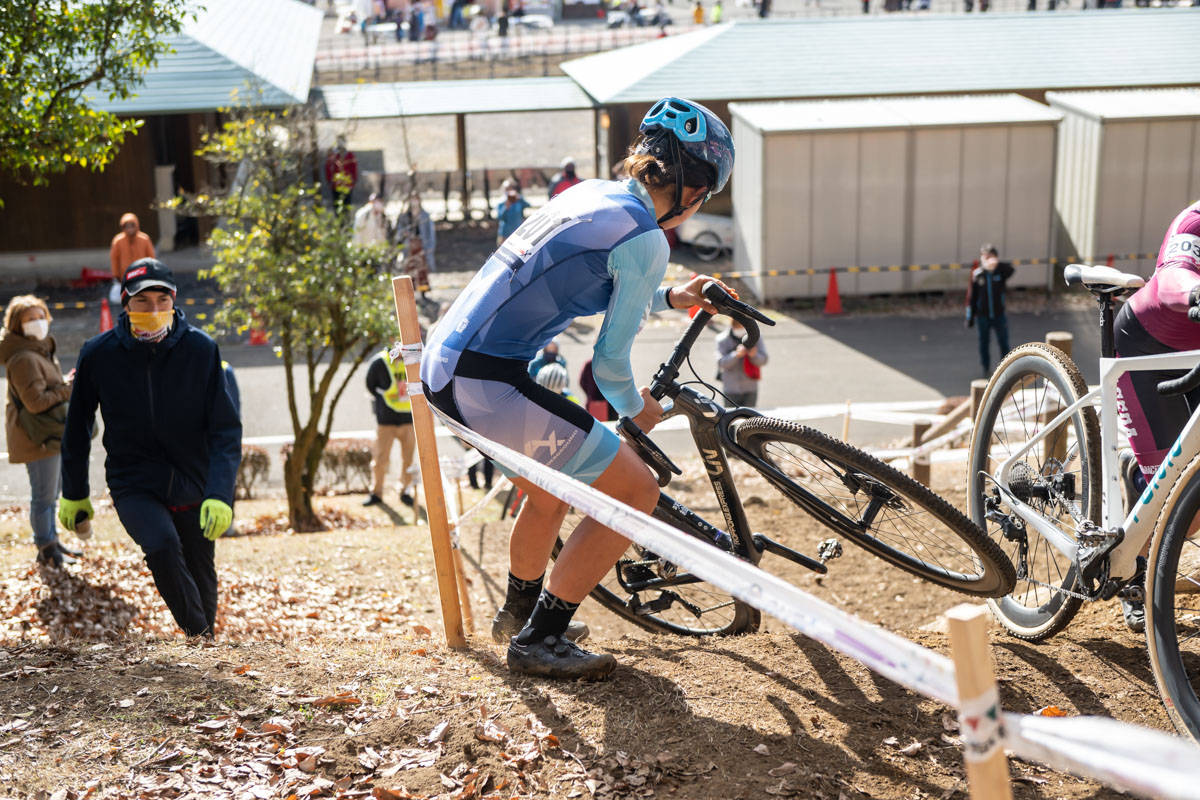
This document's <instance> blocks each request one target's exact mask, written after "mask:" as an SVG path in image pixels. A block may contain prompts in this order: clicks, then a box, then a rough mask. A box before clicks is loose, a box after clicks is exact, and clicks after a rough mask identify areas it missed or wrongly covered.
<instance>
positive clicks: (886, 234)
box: [854, 131, 909, 293]
mask: <svg viewBox="0 0 1200 800" xmlns="http://www.w3.org/2000/svg"><path fill="white" fill-rule="evenodd" d="M908 139H909V134H908V132H907V131H880V132H875V131H866V132H863V133H860V134H858V148H859V150H858V152H859V173H858V215H857V216H858V246H857V248H856V255H855V261H854V263H855V264H857V265H862V266H877V265H884V266H886V265H891V264H903V263H904V245H905V231H906V229H907V224H906V220H907V217H908V213H907V209H906V208H905V204H906V202H907V195H908ZM903 282H904V278H903V273H898V272H880V273H868V275H867V276H866V277H864V278H863V281H862V284H863V287H862V288H863V291H866V292H869V293H874V292H897V291H901V290H902V289H903V285H904V283H903Z"/></svg>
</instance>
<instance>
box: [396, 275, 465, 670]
mask: <svg viewBox="0 0 1200 800" xmlns="http://www.w3.org/2000/svg"><path fill="white" fill-rule="evenodd" d="M392 295H393V297H394V298H395V302H396V322H397V323H398V324H399V326H400V341H401V342H403V343H404V344H405V345H408V346H411V345H418V344H420V343H421V324H420V322H419V321H418V320H417V301H416V296H415V295H414V294H413V282H412V278H410V277H408V276H407V275H406V276H403V277H399V278H392ZM416 377H417V376H416V375H413V374H411V373H410V374H409V376H408V378H409V386H410V387H412V386H413V385H414V384H416V383H417V381H416V380H415V379H416ZM409 400H410V402H411V403H412V417H413V429H414V431H415V432H416V435H417V457H418V460H419V461H420V463H421V483H422V484H424V488H425V511H426V513H427V514H428V515H429V535H430V537H431V538H432V539H433V563H434V569H435V571H436V572H437V583H438V596H439V597H440V599H441V603H442V625H443V626H444V627H445V629H446V644H448V645H449V646H450V647H466V646H467V637H466V634H465V633H464V632H463V620H462V609H461V608H460V606H459V602H458V579H457V577H456V574H455V573H456V572H457V570H456V569H455V564H454V547H453V545H452V544H451V542H450V524H449V522H448V521H447V519H446V497H445V495H444V494H443V493H442V467H441V464H440V463H439V462H438V451H437V438H436V436H435V434H434V430H433V412H432V411H430V410H429V401H428V400H426V399H425V395H424V394H422V393H420V392H414V391H411V390H410V391H409Z"/></svg>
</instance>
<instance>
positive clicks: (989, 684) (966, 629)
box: [946, 603, 1012, 800]
mask: <svg viewBox="0 0 1200 800" xmlns="http://www.w3.org/2000/svg"><path fill="white" fill-rule="evenodd" d="M946 620H947V622H948V623H949V632H950V654H951V657H952V658H953V659H954V680H955V682H956V683H957V684H958V721H959V735H960V736H961V737H962V740H963V748H964V751H965V753H964V755H965V758H966V764H967V786H968V787H969V789H970V793H971V800H1012V784H1011V782H1010V780H1011V779H1010V776H1009V773H1008V758H1007V757H1006V756H1005V755H1004V726H1003V717H1002V716H1001V714H1000V700H999V694H998V690H997V688H996V673H995V671H994V669H993V667H992V658H991V652H990V651H989V650H988V622H987V621H988V610H987V607H986V606H981V605H972V604H970V603H963V604H961V605H957V606H955V607H954V608H952V609H950V610H949V611H947V612H946Z"/></svg>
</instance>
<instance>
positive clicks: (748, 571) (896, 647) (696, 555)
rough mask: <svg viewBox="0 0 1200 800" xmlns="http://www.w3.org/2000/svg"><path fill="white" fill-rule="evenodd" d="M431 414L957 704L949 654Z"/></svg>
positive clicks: (711, 575)
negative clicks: (871, 622) (838, 606)
mask: <svg viewBox="0 0 1200 800" xmlns="http://www.w3.org/2000/svg"><path fill="white" fill-rule="evenodd" d="M434 411H435V412H436V413H437V415H438V417H440V418H441V421H442V423H443V424H444V425H445V426H446V427H448V428H449V429H450V430H451V431H453V432H454V433H455V434H456V435H458V436H459V437H460V438H462V439H463V440H464V441H466V442H469V443H470V444H472V445H474V446H475V447H477V448H479V449H480V450H481V451H482V452H483V453H485V454H486V455H488V456H490V457H492V458H494V459H496V460H497V461H500V462H501V463H503V464H504V465H505V466H506V467H508V468H509V469H511V470H513V471H514V472H515V473H517V474H518V475H520V476H521V477H523V478H525V479H526V480H528V481H530V482H531V483H533V484H534V485H536V486H539V487H541V488H542V489H545V490H546V491H547V492H550V493H551V494H553V495H554V496H555V497H558V498H560V499H561V500H564V501H566V502H567V503H569V504H570V505H573V506H575V507H576V508H577V509H579V510H580V511H581V512H582V513H584V514H586V515H588V516H590V517H592V518H594V519H596V520H597V521H599V522H600V523H601V524H603V525H605V526H606V527H609V528H612V529H613V530H615V531H617V532H619V533H621V534H622V535H623V536H626V537H628V538H630V539H632V540H633V541H635V542H637V543H638V544H640V545H642V546H643V547H647V548H649V549H650V550H653V551H654V552H655V553H657V554H658V555H659V556H661V557H662V558H665V559H666V560H668V561H670V562H672V563H674V564H677V565H679V567H680V568H681V569H684V570H687V571H688V572H691V573H692V574H694V575H696V576H697V577H699V578H700V579H701V580H703V581H706V582H708V583H711V584H712V585H713V586H718V587H720V588H722V589H724V590H725V591H727V592H729V593H730V594H732V595H733V596H734V597H737V598H738V599H739V600H742V601H744V602H746V603H749V604H750V605H752V606H754V607H755V608H758V609H760V610H762V611H763V612H765V613H767V614H770V615H771V616H773V617H776V618H777V619H780V620H782V621H784V622H786V623H787V624H789V625H791V626H792V627H794V628H796V630H798V631H800V632H801V633H803V634H804V635H806V636H808V637H810V638H813V639H816V640H817V641H819V642H822V643H824V644H826V645H828V646H829V647H832V648H833V649H835V650H838V651H840V652H842V653H845V654H846V655H848V656H850V657H851V658H853V659H855V660H857V661H860V662H862V663H863V664H865V665H866V666H868V667H870V668H871V669H873V670H875V671H876V672H878V673H880V674H881V675H884V676H885V677H887V678H890V679H891V680H893V681H895V682H896V683H899V684H901V685H902V686H907V687H909V688H910V689H913V690H914V691H917V692H920V693H921V694H923V695H925V696H927V697H932V698H934V699H935V700H940V701H942V702H943V703H946V704H947V705H951V706H954V705H957V701H958V689H957V687H956V686H955V684H954V665H953V664H952V663H951V661H950V659H949V658H947V657H946V656H943V655H940V654H939V653H935V652H933V651H931V650H926V649H925V648H924V647H921V646H920V645H917V644H914V643H913V642H910V641H909V640H907V639H904V638H902V637H900V636H897V635H896V634H894V633H889V632H888V631H885V630H883V629H882V628H877V627H875V626H874V625H869V624H867V623H865V622H863V621H862V620H860V619H858V618H857V617H855V616H853V615H851V614H847V613H846V612H844V611H839V610H838V609H836V608H834V607H833V606H831V605H829V604H828V603H826V602H824V601H822V600H818V599H817V598H815V597H813V596H812V595H810V594H808V593H807V592H804V591H802V590H800V589H798V588H796V587H795V586H792V585H791V584H789V583H786V582H784V581H782V580H780V579H779V578H776V577H775V576H774V575H771V574H769V573H767V572H764V571H762V570H760V569H758V568H757V567H755V566H753V565H751V564H749V563H747V562H745V561H742V560H740V559H737V558H734V557H733V556H731V555H729V554H728V553H724V552H722V551H720V550H718V549H717V548H715V547H711V546H708V545H704V544H701V543H699V542H697V540H696V539H694V538H692V537H690V536H688V535H687V534H685V533H682V532H680V531H677V530H675V529H674V528H672V527H670V526H669V525H667V524H666V523H663V522H659V521H658V520H656V519H654V518H652V517H650V516H647V515H646V514H643V513H641V512H639V511H635V510H634V509H632V508H630V507H629V506H627V505H625V504H624V503H621V502H618V501H617V500H614V499H613V498H611V497H609V496H608V495H606V494H603V493H601V492H598V491H596V490H595V489H593V488H591V487H590V486H587V485H586V484H583V483H580V482H579V481H577V480H575V479H574V478H570V477H568V476H566V475H564V474H562V473H561V472H558V471H557V470H553V469H551V468H549V467H547V466H545V465H543V464H540V463H538V462H536V461H534V460H533V459H531V458H529V457H527V456H524V455H522V454H520V453H517V452H515V451H513V450H510V449H509V448H507V447H504V446H503V445H500V444H497V443H496V442H493V441H491V440H490V439H485V438H483V437H482V436H480V435H479V434H477V433H475V432H474V431H471V430H468V429H467V428H464V427H463V426H461V425H459V424H458V423H457V422H455V421H454V420H452V419H450V418H449V417H447V416H445V415H444V414H442V413H441V412H440V411H438V410H437V409H434Z"/></svg>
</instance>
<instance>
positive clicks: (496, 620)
mask: <svg viewBox="0 0 1200 800" xmlns="http://www.w3.org/2000/svg"><path fill="white" fill-rule="evenodd" d="M528 618H529V615H528V614H526V615H525V616H524V617H520V618H518V617H517V615H516V614H514V613H513V612H511V611H509V610H508V609H507V608H503V607H501V608H500V610H499V611H497V612H496V616H494V617H493V618H492V640H493V641H494V642H495V643H496V644H508V640H509V639H511V638H512V637H514V636H516V635H517V634H518V633H520V632H521V628H524V627H525V621H526V620H527V619H528ZM590 633H591V631H590V630H589V629H588V626H587V623H586V622H580V621H579V620H575V619H573V620H571V622H570V624H569V625H567V632H566V633H564V634H563V635H564V636H565V637H567V638H568V639H570V640H571V641H572V642H582V641H583V640H584V639H586V638H587V637H588V634H590Z"/></svg>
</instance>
